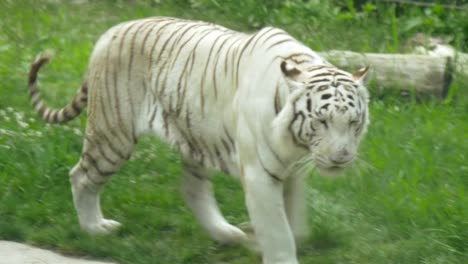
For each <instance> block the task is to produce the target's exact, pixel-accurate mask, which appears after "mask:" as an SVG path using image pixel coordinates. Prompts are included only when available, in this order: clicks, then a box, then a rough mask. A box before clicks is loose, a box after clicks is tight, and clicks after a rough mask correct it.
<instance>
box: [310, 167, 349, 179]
mask: <svg viewBox="0 0 468 264" xmlns="http://www.w3.org/2000/svg"><path fill="white" fill-rule="evenodd" d="M315 167H316V168H317V170H318V172H319V174H320V175H322V176H326V177H338V176H341V175H342V174H343V172H344V171H345V170H346V167H341V166H323V165H318V164H317V165H316V166H315Z"/></svg>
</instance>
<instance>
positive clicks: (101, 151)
mask: <svg viewBox="0 0 468 264" xmlns="http://www.w3.org/2000/svg"><path fill="white" fill-rule="evenodd" d="M85 140H87V141H89V143H90V144H91V145H92V146H94V147H96V148H97V150H98V151H99V154H101V156H102V157H103V158H104V159H105V160H106V161H107V162H108V163H110V164H111V165H114V166H116V165H118V163H117V161H114V160H112V159H111V158H109V157H108V156H107V154H106V153H105V151H104V150H103V149H102V146H101V144H99V143H97V142H96V141H93V140H92V139H91V137H89V136H88V135H85ZM109 149H111V148H109ZM111 150H112V149H111Z"/></svg>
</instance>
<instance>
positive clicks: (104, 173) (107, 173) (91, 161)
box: [81, 152, 115, 177]
mask: <svg viewBox="0 0 468 264" xmlns="http://www.w3.org/2000/svg"><path fill="white" fill-rule="evenodd" d="M81 158H82V159H86V160H87V161H88V162H89V164H91V165H92V166H93V167H94V169H95V170H96V171H97V172H98V173H99V175H100V176H104V177H108V176H111V175H112V174H114V172H115V171H103V170H101V169H100V168H99V165H98V163H97V161H96V160H95V159H94V158H93V157H92V156H91V155H90V154H88V153H86V152H84V153H83V154H82V155H81Z"/></svg>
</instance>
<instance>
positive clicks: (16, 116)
mask: <svg viewBox="0 0 468 264" xmlns="http://www.w3.org/2000/svg"><path fill="white" fill-rule="evenodd" d="M23 117H24V113H22V112H15V118H16V120H23Z"/></svg>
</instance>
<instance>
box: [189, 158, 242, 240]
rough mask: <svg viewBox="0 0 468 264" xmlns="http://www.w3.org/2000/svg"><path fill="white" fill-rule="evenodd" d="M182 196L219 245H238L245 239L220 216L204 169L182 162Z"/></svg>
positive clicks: (240, 231) (237, 229)
mask: <svg viewBox="0 0 468 264" xmlns="http://www.w3.org/2000/svg"><path fill="white" fill-rule="evenodd" d="M182 194H183V197H184V199H185V202H186V203H187V205H188V207H189V208H190V209H191V210H192V212H193V214H194V215H195V217H196V218H197V220H198V222H199V223H200V224H201V225H202V226H203V227H204V228H205V229H206V230H207V231H208V233H209V234H210V236H211V237H212V238H213V239H214V240H216V241H218V242H221V243H240V242H244V241H245V240H246V239H247V237H246V234H245V233H244V232H243V231H242V230H240V229H239V228H237V227H235V226H233V225H231V224H229V223H228V222H227V220H226V219H225V218H224V216H223V215H222V213H221V211H220V210H219V208H218V205H217V203H216V199H215V197H214V195H213V190H212V185H211V182H210V181H209V178H208V173H207V172H206V170H205V169H203V168H202V167H200V166H198V165H193V164H191V163H188V162H184V164H183V175H182Z"/></svg>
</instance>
